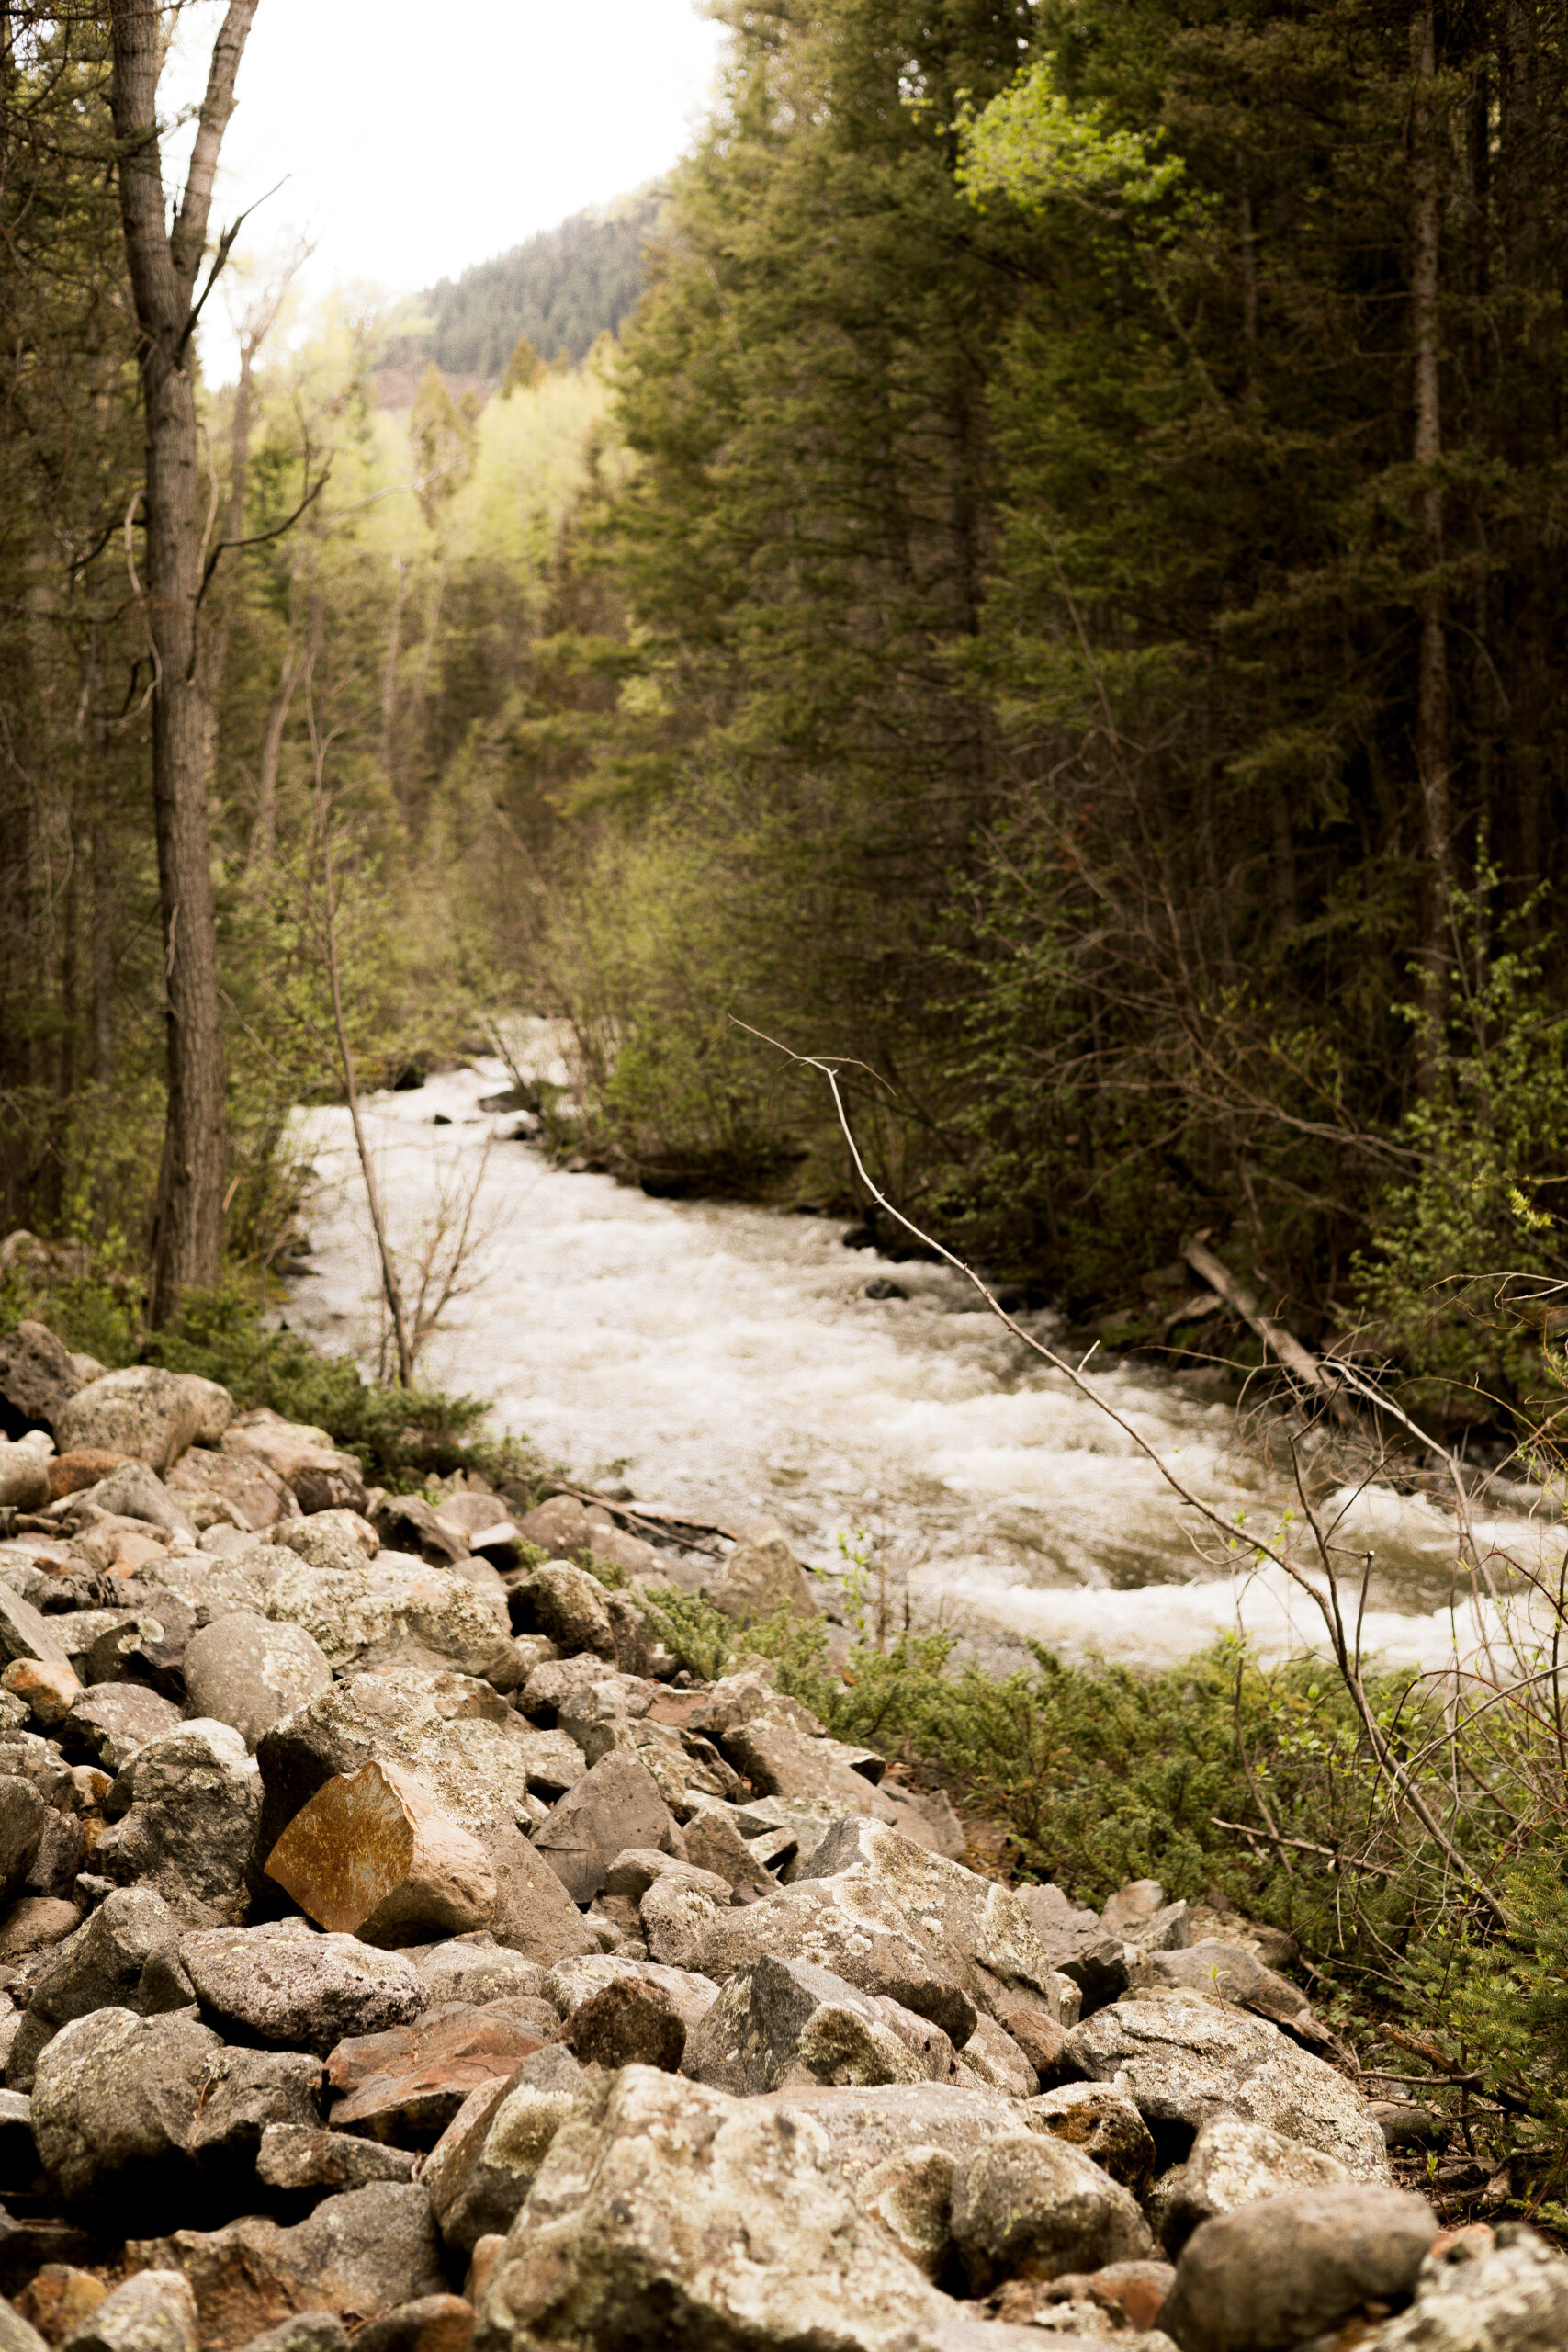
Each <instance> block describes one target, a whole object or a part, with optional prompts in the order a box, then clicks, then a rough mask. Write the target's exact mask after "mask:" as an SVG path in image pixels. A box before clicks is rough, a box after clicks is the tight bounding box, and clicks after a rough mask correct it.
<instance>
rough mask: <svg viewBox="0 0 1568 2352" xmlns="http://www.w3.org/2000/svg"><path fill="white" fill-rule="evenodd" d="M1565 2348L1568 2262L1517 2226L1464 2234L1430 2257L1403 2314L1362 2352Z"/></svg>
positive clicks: (1552, 2351)
mask: <svg viewBox="0 0 1568 2352" xmlns="http://www.w3.org/2000/svg"><path fill="white" fill-rule="evenodd" d="M1564 2344H1568V2261H1564V2259H1563V2257H1562V2255H1561V2254H1560V2253H1559V2252H1558V2251H1557V2249H1556V2248H1555V2247H1554V2246H1551V2245H1547V2243H1546V2241H1545V2240H1544V2239H1543V2238H1540V2237H1537V2235H1536V2233H1535V2232H1534V2231H1533V2230H1529V2229H1526V2228H1525V2226H1524V2224H1523V2223H1522V2222H1504V2223H1503V2224H1502V2225H1501V2227H1500V2228H1499V2229H1498V2231H1497V2233H1496V2237H1495V2241H1494V2240H1493V2238H1492V2233H1491V2232H1490V2231H1489V2230H1486V2229H1484V2228H1482V2229H1468V2230H1463V2231H1461V2233H1459V2235H1458V2237H1457V2238H1455V2239H1454V2240H1453V2241H1452V2242H1451V2243H1450V2245H1448V2246H1447V2247H1446V2248H1445V2249H1444V2251H1443V2252H1442V2253H1441V2254H1429V2255H1428V2256H1427V2259H1426V2261H1425V2262H1424V2263H1423V2264H1422V2265H1421V2269H1420V2274H1419V2276H1418V2277H1417V2278H1416V2295H1415V2300H1414V2301H1413V2302H1412V2303H1411V2306H1410V2308H1409V2310H1408V2311H1405V2312H1400V2313H1399V2314H1398V2316H1397V2317H1396V2318H1393V2319H1390V2320H1385V2321H1384V2322H1383V2324H1382V2327H1380V2328H1378V2329H1376V2330H1375V2331H1374V2332H1373V2333H1372V2334H1371V2335H1368V2336H1364V2337H1363V2338H1362V2346H1361V2352H1560V2347H1561V2346H1562V2345H1564Z"/></svg>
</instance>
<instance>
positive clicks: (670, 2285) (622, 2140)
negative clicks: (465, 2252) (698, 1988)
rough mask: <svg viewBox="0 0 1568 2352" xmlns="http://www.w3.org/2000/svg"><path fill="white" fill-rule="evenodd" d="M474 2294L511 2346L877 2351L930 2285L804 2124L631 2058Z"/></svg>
mask: <svg viewBox="0 0 1568 2352" xmlns="http://www.w3.org/2000/svg"><path fill="white" fill-rule="evenodd" d="M524 2216H525V2219H523V2220H520V2221H519V2222H518V2223H517V2224H516V2225H515V2226H514V2227H513V2231H512V2233H510V2235H509V2236H508V2238H507V2240H506V2244H505V2245H504V2247H503V2249H502V2254H501V2256H500V2258H499V2260H498V2261H497V2263H496V2266H495V2269H494V2271H493V2273H492V2275H491V2281H490V2285H489V2288H488V2290H487V2291H486V2293H485V2296H484V2299H483V2301H482V2303H481V2305H480V2309H479V2329H478V2335H477V2338H476V2342H477V2345H478V2346H479V2352H511V2347H512V2346H514V2345H515V2344H517V2343H519V2342H522V2341H525V2342H527V2343H528V2344H529V2345H531V2346H532V2345H538V2346H544V2345H559V2346H563V2347H564V2346H567V2345H585V2344H592V2346H594V2347H595V2352H632V2347H634V2346H637V2347H644V2346H647V2344H648V2342H649V2312H650V2311H654V2312H658V2314H659V2332H660V2339H661V2340H663V2341H666V2342H671V2343H674V2342H679V2341H689V2342H692V2343H701V2344H703V2345H705V2346H709V2347H711V2352H741V2347H742V2346H761V2345H769V2344H775V2343H788V2344H794V2345H801V2346H805V2345H810V2344H818V2343H820V2344H823V2345H828V2344H831V2345H832V2346H835V2347H836V2348H837V2352H874V2347H875V2352H881V2347H883V2346H891V2344H892V2343H893V2341H894V2340H895V2339H896V2338H898V2337H900V2336H902V2337H904V2338H905V2339H906V2340H907V2341H918V2340H919V2338H918V2336H916V2335H914V2334H913V2331H916V2330H918V2329H919V2328H920V2327H921V2326H922V2325H926V2324H931V2322H932V2321H933V2320H934V2318H935V2317H936V2315H937V2313H938V2312H940V2311H941V2310H942V2299H941V2298H940V2297H938V2296H937V2295H936V2294H935V2293H934V2292H933V2290H932V2289H931V2286H930V2285H929V2283H928V2282H927V2281H926V2280H925V2279H924V2278H922V2277H921V2276H920V2274H919V2271H918V2270H916V2269H915V2267H913V2265H912V2264H910V2263H908V2261H906V2260H905V2258H904V2256H902V2255H901V2254H900V2253H899V2252H898V2250H897V2247H896V2246H895V2245H893V2244H892V2243H891V2241H890V2240H889V2239H888V2238H887V2237H886V2234H885V2233H883V2231H882V2230H881V2229H880V2227H879V2226H878V2225H877V2224H876V2223H875V2222H874V2221H872V2220H870V2219H869V2218H868V2217H867V2216H865V2215H863V2214H862V2213H861V2212H860V2211H858V2209H857V2208H856V2206H855V2204H854V2200H853V2199H852V2197H851V2195H850V2193H849V2190H848V2188H847V2187H846V2186H845V2184H844V2183H843V2181H842V2180H841V2179H840V2178H839V2177H838V2176H837V2175H836V2173H835V2171H834V2168H833V2166H832V2165H831V2164H830V2162H829V2159H828V2155H827V2152H826V2149H825V2148H824V2146H823V2145H822V2143H821V2141H820V2139H819V2137H818V2134H817V2133H815V2132H814V2131H811V2130H810V2129H809V2127H804V2128H803V2127H802V2126H801V2125H800V2124H799V2123H797V2122H796V2123H791V2124H788V2125H786V2123H785V2121H784V2119H783V2118H782V2117H781V2116H779V2115H778V2114H777V2113H776V2112H773V2111H772V2110H770V2109H767V2108H766V2107H764V2106H763V2105H761V2103H760V2102H756V2101H751V2100H744V2099H732V2098H728V2097H727V2096H726V2095H725V2094H724V2093H722V2092H719V2091H714V2090H709V2089H707V2088H706V2087H705V2086H703V2085H700V2084H696V2083H687V2082H683V2081H682V2080H681V2079H680V2077H678V2076H675V2075H666V2074H661V2073H660V2072H658V2071H657V2070H655V2069H654V2068H652V2067H645V2066H628V2067H626V2068H625V2069H624V2070H623V2071H622V2072H621V2073H620V2074H618V2075H604V2076H601V2077H600V2078H599V2080H598V2082H597V2083H596V2084H594V2085H592V2086H591V2087H590V2088H589V2090H588V2091H587V2092H585V2094H584V2096H583V2098H582V2099H581V2101H580V2103H579V2104H578V2106H577V2108H576V2109H575V2110H574V2112H573V2114H572V2115H571V2117H570V2120H568V2121H567V2122H566V2123H564V2124H563V2125H562V2126H561V2127H560V2129H559V2130H558V2131H557V2133H556V2135H555V2138H554V2141H553V2143H552V2144H551V2147H550V2150H549V2153H548V2154H547V2156H546V2158H545V2161H544V2163H543V2165H541V2167H540V2170H539V2174H538V2177H537V2178H536V2180H535V2183H534V2186H533V2188H532V2189H531V2191H530V2192H529V2197H528V2201H527V2204H526V2205H525V2208H524Z"/></svg>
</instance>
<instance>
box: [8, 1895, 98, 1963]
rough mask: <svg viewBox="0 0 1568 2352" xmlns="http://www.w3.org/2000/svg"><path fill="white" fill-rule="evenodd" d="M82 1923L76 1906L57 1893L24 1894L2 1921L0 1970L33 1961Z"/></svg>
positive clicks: (62, 1940)
mask: <svg viewBox="0 0 1568 2352" xmlns="http://www.w3.org/2000/svg"><path fill="white" fill-rule="evenodd" d="M81 1924H82V1914H81V1912H80V1910H79V1909H78V1908H77V1906H76V1905H75V1904H74V1903H66V1902H64V1901H62V1899H61V1897H60V1896H59V1895H56V1894H24V1895H23V1896H22V1898H21V1900H20V1902H18V1903H13V1904H12V1905H11V1907H10V1909H9V1910H8V1911H7V1912H6V1914H5V1917H3V1918H0V1967H11V1966H14V1965H15V1963H16V1962H17V1961H19V1960H30V1959H31V1958H32V1957H33V1956H34V1954H35V1953H37V1952H40V1951H49V1949H50V1948H51V1945H54V1944H61V1943H63V1942H64V1940H65V1939H66V1937H67V1936H69V1935H73V1934H74V1933H75V1931H76V1929H77V1928H79V1927H80V1926H81Z"/></svg>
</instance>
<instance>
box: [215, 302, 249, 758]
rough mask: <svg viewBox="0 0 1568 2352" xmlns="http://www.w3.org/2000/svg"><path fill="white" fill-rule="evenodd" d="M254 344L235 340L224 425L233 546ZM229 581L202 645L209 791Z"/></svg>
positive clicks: (225, 653) (241, 527) (228, 626)
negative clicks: (229, 412)
mask: <svg viewBox="0 0 1568 2352" xmlns="http://www.w3.org/2000/svg"><path fill="white" fill-rule="evenodd" d="M255 348H256V347H255V342H254V339H253V337H252V336H251V335H250V334H243V335H242V336H241V338H240V376H239V381H238V382H237V383H236V384H235V386H234V414H233V419H232V422H231V424H230V428H229V504H228V508H227V511H226V512H225V515H224V517H223V537H224V538H225V539H226V540H227V541H228V542H229V543H230V545H233V544H234V543H235V542H236V541H237V540H239V539H242V538H243V537H244V535H245V488H246V483H247V481H248V479H249V475H250V469H251V376H252V371H253V368H254V364H255ZM232 592H233V582H232V581H231V582H229V583H228V586H227V587H226V588H225V589H224V591H223V594H222V597H221V600H220V604H219V607H218V613H217V616H216V617H215V619H214V620H213V622H212V624H211V626H210V628H209V629H208V632H207V639H206V643H205V644H204V646H203V647H202V661H201V682H202V695H203V698H204V700H205V702H206V705H207V714H206V716H207V785H208V790H209V793H210V792H211V791H212V790H213V789H214V787H215V786H216V785H217V782H218V729H219V718H218V703H219V696H220V695H221V693H222V691H223V673H224V671H225V670H226V669H227V668H228V666H229V639H230V637H231V634H232V632H233V626H234V612H233V603H232Z"/></svg>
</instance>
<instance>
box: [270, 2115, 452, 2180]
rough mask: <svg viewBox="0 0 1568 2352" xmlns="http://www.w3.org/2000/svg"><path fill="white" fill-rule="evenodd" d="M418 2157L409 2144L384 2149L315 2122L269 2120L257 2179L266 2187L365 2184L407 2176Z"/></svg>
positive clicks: (380, 2144)
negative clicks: (327, 2129) (406, 2146)
mask: <svg viewBox="0 0 1568 2352" xmlns="http://www.w3.org/2000/svg"><path fill="white" fill-rule="evenodd" d="M417 2161H418V2158H417V2156H416V2154H415V2152H414V2150H413V2149H412V2148H389V2147H387V2146H384V2145H383V2143H381V2142H380V2141H379V2140H362V2139H360V2138H359V2137H358V2136H357V2135H356V2134H355V2133H354V2132H351V2131H324V2130H323V2129H322V2127H321V2125H320V2124H319V2123H269V2124H268V2125H267V2127H266V2129H265V2131H263V2133H262V2135H261V2143H260V2145H259V2146H258V2148H257V2150H256V2178H257V2179H258V2180H259V2181H260V2182H261V2183H262V2185H263V2187H264V2188H281V2189H288V2190H297V2189H301V2188H325V2189H333V2190H336V2191H340V2192H341V2191H342V2190H344V2189H345V2188H369V2187H370V2185H371V2183H372V2182H373V2181H378V2180H410V2179H412V2177H413V2168H414V2165H415V2164H416V2162H417Z"/></svg>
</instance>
